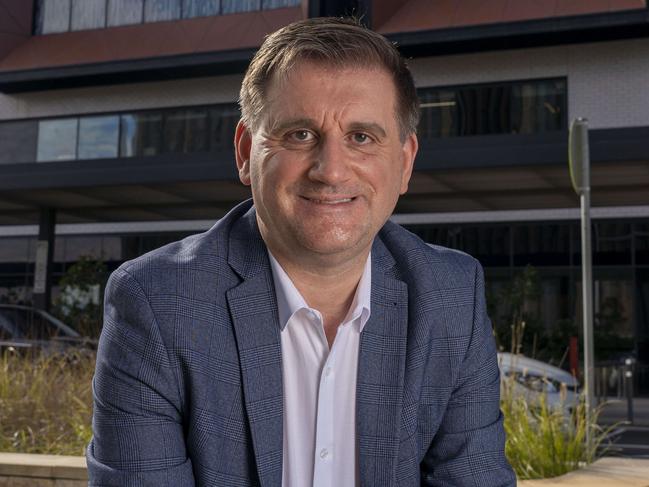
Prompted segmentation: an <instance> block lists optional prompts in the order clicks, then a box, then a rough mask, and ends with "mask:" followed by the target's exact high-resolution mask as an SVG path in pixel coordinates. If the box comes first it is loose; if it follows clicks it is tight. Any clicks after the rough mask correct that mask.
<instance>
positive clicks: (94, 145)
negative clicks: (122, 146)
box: [79, 115, 119, 159]
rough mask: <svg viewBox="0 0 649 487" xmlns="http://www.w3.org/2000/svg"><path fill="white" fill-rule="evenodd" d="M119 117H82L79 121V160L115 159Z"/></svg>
mask: <svg viewBox="0 0 649 487" xmlns="http://www.w3.org/2000/svg"><path fill="white" fill-rule="evenodd" d="M118 134H119V117H118V116H117V115H111V116H107V117H84V118H82V119H81V120H80V121H79V159H105V158H113V157H117V138H118Z"/></svg>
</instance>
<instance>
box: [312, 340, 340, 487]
mask: <svg viewBox="0 0 649 487" xmlns="http://www.w3.org/2000/svg"><path fill="white" fill-rule="evenodd" d="M323 335H324V333H323ZM325 340H326V338H325ZM334 344H335V339H334ZM335 367H336V347H335V346H334V345H332V347H331V351H330V352H329V355H328V356H327V360H326V361H325V364H324V366H323V367H322V372H321V373H320V384H319V387H318V411H317V415H316V435H315V445H316V448H315V459H314V468H313V487H334V485H333V478H334V468H335V465H334V458H335V457H334V456H335V455H336V453H337V452H336V449H335V442H334V400H335V386H336V371H335Z"/></svg>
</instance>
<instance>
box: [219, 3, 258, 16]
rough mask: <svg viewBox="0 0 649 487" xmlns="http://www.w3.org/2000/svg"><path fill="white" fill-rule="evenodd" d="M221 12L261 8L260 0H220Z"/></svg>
mask: <svg viewBox="0 0 649 487" xmlns="http://www.w3.org/2000/svg"><path fill="white" fill-rule="evenodd" d="M221 7H222V9H223V10H222V13H224V14H233V13H237V12H253V11H255V10H260V9H261V0H221Z"/></svg>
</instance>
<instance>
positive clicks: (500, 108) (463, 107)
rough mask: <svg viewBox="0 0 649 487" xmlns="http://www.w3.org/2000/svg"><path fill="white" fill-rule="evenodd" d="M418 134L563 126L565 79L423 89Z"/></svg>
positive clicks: (429, 135) (484, 132) (450, 134)
mask: <svg viewBox="0 0 649 487" xmlns="http://www.w3.org/2000/svg"><path fill="white" fill-rule="evenodd" d="M419 96H420V101H421V122H420V127H419V133H420V134H421V137H422V138H424V139H426V138H435V137H453V136H465V135H488V134H507V133H514V134H533V133H539V132H548V131H556V130H565V129H566V127H567V122H566V120H567V117H566V82H565V80H541V81H525V82H512V83H501V84H497V85H496V84H494V85H478V86H465V87H457V88H442V89H424V90H420V92H419Z"/></svg>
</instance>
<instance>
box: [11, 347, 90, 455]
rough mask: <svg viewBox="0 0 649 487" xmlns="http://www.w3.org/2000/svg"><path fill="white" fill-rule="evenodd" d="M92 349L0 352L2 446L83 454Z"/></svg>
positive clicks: (14, 449) (86, 438) (87, 431)
mask: <svg viewBox="0 0 649 487" xmlns="http://www.w3.org/2000/svg"><path fill="white" fill-rule="evenodd" d="M94 364H95V356H94V352H89V351H85V350H78V351H72V352H68V353H66V354H64V355H61V354H57V355H50V356H46V355H42V354H26V355H25V354H18V353H16V352H12V351H11V350H8V351H5V352H4V353H3V354H2V355H1V356H0V451H2V452H17V453H18V452H19V453H47V454H55V455H56V454H58V455H83V454H84V449H85V447H86V445H87V444H88V442H89V441H90V437H91V435H92V431H91V426H90V425H91V417H92V386H91V381H92V375H93V372H94Z"/></svg>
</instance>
